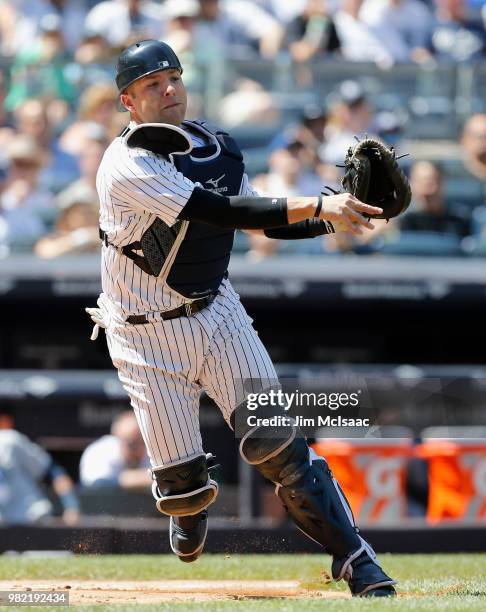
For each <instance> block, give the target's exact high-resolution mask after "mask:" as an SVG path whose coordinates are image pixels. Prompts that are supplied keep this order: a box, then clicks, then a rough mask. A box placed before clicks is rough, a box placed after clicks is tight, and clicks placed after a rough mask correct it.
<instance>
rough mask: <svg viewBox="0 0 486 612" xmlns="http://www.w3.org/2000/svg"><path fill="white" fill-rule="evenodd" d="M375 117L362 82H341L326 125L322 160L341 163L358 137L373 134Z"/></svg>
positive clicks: (321, 154) (321, 151)
mask: <svg viewBox="0 0 486 612" xmlns="http://www.w3.org/2000/svg"><path fill="white" fill-rule="evenodd" d="M373 120H374V114H373V109H372V107H371V106H370V104H369V103H368V100H367V99H366V96H365V92H364V90H363V88H362V87H361V85H360V84H359V83H358V82H357V81H344V82H343V83H341V85H340V87H339V92H338V99H337V102H336V103H335V104H334V106H332V108H331V112H330V116H329V119H328V122H327V125H326V129H325V137H326V143H325V144H324V145H323V146H322V147H321V149H320V157H321V159H322V160H323V161H325V162H327V163H329V164H341V163H342V161H343V159H344V156H345V154H346V151H347V150H348V148H349V147H350V146H352V145H353V143H355V142H356V141H355V136H357V137H359V138H362V137H363V136H364V135H365V134H368V135H369V136H371V135H372V134H373V132H374V126H373V123H374V121H373Z"/></svg>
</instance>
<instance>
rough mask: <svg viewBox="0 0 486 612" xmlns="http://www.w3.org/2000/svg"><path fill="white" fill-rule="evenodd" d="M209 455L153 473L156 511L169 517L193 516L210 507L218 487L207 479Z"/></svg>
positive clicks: (209, 468) (213, 481) (210, 457)
mask: <svg viewBox="0 0 486 612" xmlns="http://www.w3.org/2000/svg"><path fill="white" fill-rule="evenodd" d="M212 459H213V456H212V455H211V454H208V455H207V456H206V455H200V456H199V457H196V458H195V459H190V460H189V461H184V462H183V463H178V464H177V465H171V466H168V467H166V468H159V469H155V470H153V471H152V474H153V479H154V482H153V484H152V493H153V495H154V497H155V500H156V506H157V510H158V511H159V512H161V513H162V514H168V515H169V516H193V515H195V514H199V513H200V512H201V511H202V510H205V509H206V508H207V507H208V506H209V505H211V504H212V503H213V502H214V500H215V499H216V496H217V494H218V483H217V482H216V481H215V480H212V479H211V478H210V475H209V472H210V470H211V467H212V466H211V467H208V462H211V461H212Z"/></svg>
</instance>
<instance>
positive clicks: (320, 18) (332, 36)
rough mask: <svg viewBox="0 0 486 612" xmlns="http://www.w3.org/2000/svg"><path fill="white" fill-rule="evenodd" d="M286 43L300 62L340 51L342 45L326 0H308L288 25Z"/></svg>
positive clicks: (291, 53) (294, 58) (296, 60)
mask: <svg viewBox="0 0 486 612" xmlns="http://www.w3.org/2000/svg"><path fill="white" fill-rule="evenodd" d="M286 45H287V46H288V49H289V52H290V55H291V57H292V59H293V60H294V61H295V62H298V63H304V62H308V61H310V60H313V59H316V60H318V59H322V58H323V57H325V56H326V55H327V54H329V53H334V52H336V51H339V49H340V46H341V45H340V42H339V38H338V35H337V32H336V26H335V25H334V22H333V20H332V18H331V16H330V14H329V12H328V10H327V2H326V0H307V4H306V6H305V8H304V10H303V12H302V13H301V14H300V15H298V16H297V17H295V19H293V20H292V21H291V22H290V23H289V25H288V26H287V36H286Z"/></svg>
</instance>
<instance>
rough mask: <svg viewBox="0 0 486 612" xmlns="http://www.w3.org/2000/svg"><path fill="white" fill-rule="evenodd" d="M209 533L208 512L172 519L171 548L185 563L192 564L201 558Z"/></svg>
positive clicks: (170, 528)
mask: <svg viewBox="0 0 486 612" xmlns="http://www.w3.org/2000/svg"><path fill="white" fill-rule="evenodd" d="M207 533H208V513H207V511H206V510H203V511H202V512H200V513H199V514H195V515H194V516H171V517H170V527H169V540H170V547H171V548H172V552H174V553H175V554H176V555H177V556H178V557H179V559H180V560H181V561H184V563H191V562H192V561H195V560H196V559H198V558H199V557H200V556H201V554H202V552H203V548H204V542H205V541H206V535H207Z"/></svg>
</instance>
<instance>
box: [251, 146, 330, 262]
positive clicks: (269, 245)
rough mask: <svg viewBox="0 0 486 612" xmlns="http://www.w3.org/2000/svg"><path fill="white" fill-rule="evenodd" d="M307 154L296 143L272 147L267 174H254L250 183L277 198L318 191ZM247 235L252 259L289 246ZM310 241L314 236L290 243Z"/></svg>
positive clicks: (317, 180) (302, 245)
mask: <svg viewBox="0 0 486 612" xmlns="http://www.w3.org/2000/svg"><path fill="white" fill-rule="evenodd" d="M307 153H308V151H307V150H306V148H305V147H304V146H303V145H302V144H300V143H297V142H294V143H290V144H289V145H288V146H287V147H285V148H281V149H275V150H274V151H273V152H272V153H271V155H270V158H269V161H268V165H269V171H268V173H267V174H260V175H258V176H256V177H255V178H254V179H253V180H252V186H253V187H254V188H255V189H256V190H257V192H258V193H260V194H261V195H272V196H276V197H280V196H282V197H283V196H287V197H292V196H297V195H301V196H306V195H315V194H316V193H320V192H321V189H322V183H321V179H320V178H319V177H318V176H317V175H316V174H315V172H313V171H312V167H311V166H307V164H306V162H307V161H308V160H307V159H306V155H307ZM246 237H247V240H248V242H249V244H250V250H249V252H248V257H249V258H250V259H252V260H254V261H259V260H261V259H264V258H266V257H269V256H271V255H274V254H276V253H277V251H278V250H279V249H280V248H281V247H283V248H285V247H286V246H288V245H286V244H285V243H281V242H280V241H279V240H274V239H270V238H267V237H266V236H264V235H263V234H252V233H247V234H246ZM311 240H313V239H309V240H299V241H295V242H298V244H292V245H291V246H292V248H293V249H294V250H297V251H298V250H299V249H300V250H306V248H307V243H308V242H309V241H311ZM292 242H294V241H292ZM289 248H290V247H289Z"/></svg>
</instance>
